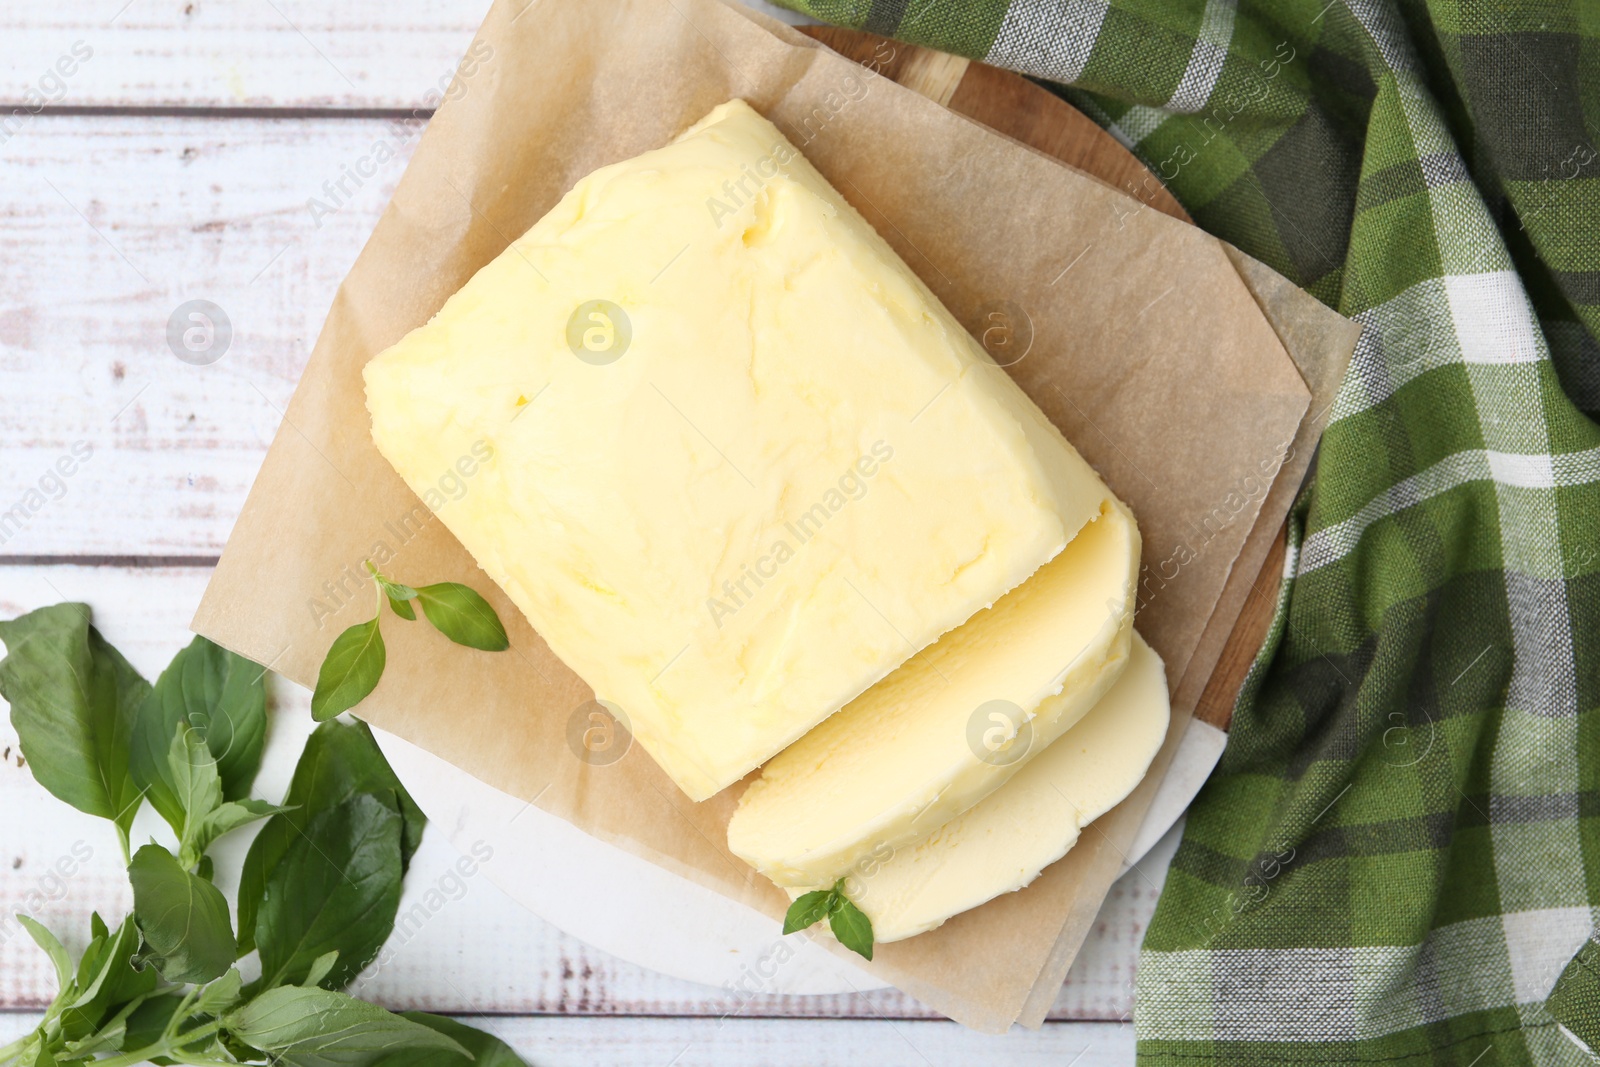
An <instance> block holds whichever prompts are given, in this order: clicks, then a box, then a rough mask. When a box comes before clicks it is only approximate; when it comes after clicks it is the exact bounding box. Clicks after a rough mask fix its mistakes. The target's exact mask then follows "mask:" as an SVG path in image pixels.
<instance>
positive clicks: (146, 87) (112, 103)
mask: <svg viewBox="0 0 1600 1067" xmlns="http://www.w3.org/2000/svg"><path fill="white" fill-rule="evenodd" d="M508 2H510V3H516V4H528V5H530V6H531V5H532V4H533V3H535V2H537V0H508ZM750 6H752V7H757V8H761V9H763V10H766V11H767V12H768V13H769V14H774V15H776V16H777V17H780V18H785V19H787V20H788V21H800V19H799V18H798V17H797V16H795V15H793V14H792V13H790V12H784V11H781V10H780V9H777V8H774V7H772V6H771V5H769V4H764V3H760V2H756V3H752V4H751V5H750ZM13 7H14V8H15V10H11V11H8V12H7V13H6V22H7V25H6V32H5V42H4V46H3V47H0V110H3V111H5V112H10V111H12V110H14V109H17V108H28V107H37V106H39V104H41V103H45V104H47V105H48V106H50V107H57V108H60V107H69V108H85V107H90V108H99V107H147V108H174V107H184V108H193V107H210V108H339V109H362V110H366V109H387V110H395V111H401V112H409V111H411V110H413V109H417V108H421V109H431V108H432V107H433V106H434V103H435V100H436V96H435V95H434V94H437V92H438V91H439V88H440V84H441V79H443V84H445V85H448V84H449V81H448V79H449V76H450V74H451V73H452V71H454V70H455V67H456V63H457V61H458V60H459V59H460V57H461V56H462V55H463V53H464V52H465V51H466V50H467V47H468V45H469V44H470V43H471V41H472V36H473V34H474V33H475V32H476V30H477V28H478V24H479V23H480V22H482V21H483V16H484V13H485V12H487V11H488V8H489V3H488V0H345V2H343V3H337V4H328V3H321V2H316V0H267V2H258V3H194V2H191V0H60V2H56V3H50V4H17V5H13ZM489 62H490V63H491V64H492V62H493V60H492V58H491V59H490V60H489ZM58 63H60V66H59V67H58V66H57V64H58ZM26 122H27V120H22V123H23V124H26Z"/></svg>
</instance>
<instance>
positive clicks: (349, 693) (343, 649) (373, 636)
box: [311, 560, 511, 722]
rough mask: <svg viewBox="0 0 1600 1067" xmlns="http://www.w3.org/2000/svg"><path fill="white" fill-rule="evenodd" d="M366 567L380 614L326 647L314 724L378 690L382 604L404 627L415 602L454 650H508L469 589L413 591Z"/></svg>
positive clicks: (491, 616) (383, 656)
mask: <svg viewBox="0 0 1600 1067" xmlns="http://www.w3.org/2000/svg"><path fill="white" fill-rule="evenodd" d="M365 565H366V568H367V573H368V574H370V575H371V576H372V581H373V584H374V585H375V586H377V591H378V608H377V611H376V613H375V614H374V615H373V616H372V618H370V619H368V620H367V621H366V622H358V623H356V624H355V625H354V626H351V627H350V628H349V629H347V630H345V631H344V633H342V634H340V635H339V636H338V637H336V638H334V641H333V644H332V645H331V646H330V647H329V649H328V654H327V656H326V657H325V658H324V659H323V661H322V669H321V670H319V671H318V672H317V687H316V689H315V690H314V691H313V692H312V694H311V715H312V718H314V719H316V720H317V721H318V722H324V721H326V720H328V719H331V718H333V717H335V716H336V715H339V714H341V713H343V712H346V711H349V710H350V709H351V708H353V707H355V706H356V705H357V704H359V703H361V702H362V701H363V700H365V699H366V698H367V697H368V696H369V695H370V694H371V693H372V691H373V690H374V689H376V688H377V687H378V680H379V679H380V678H382V677H383V668H384V666H385V664H386V663H387V662H388V653H387V651H386V650H385V648H384V644H383V633H382V631H381V630H379V622H380V620H381V619H382V617H383V604H384V601H388V603H389V610H391V611H393V612H394V613H395V614H396V615H398V616H400V618H402V619H405V620H407V621H408V622H415V621H416V618H417V610H416V608H414V607H413V606H412V603H411V602H412V601H416V602H417V603H419V604H421V605H422V614H423V615H424V616H425V617H426V618H427V620H428V621H429V622H430V623H432V624H433V627H434V629H436V630H438V631H439V632H440V633H442V634H444V635H445V636H446V637H448V638H449V639H450V640H452V641H454V642H455V643H456V644H458V645H466V646H467V647H468V648H476V649H480V650H482V651H484V652H503V651H505V650H506V649H507V648H510V647H511V641H510V639H509V638H507V637H506V628H505V627H504V626H502V625H501V624H500V616H498V615H496V614H495V611H494V608H492V607H490V605H489V602H488V601H487V600H485V599H483V597H481V596H479V595H478V594H477V593H476V592H474V591H473V590H472V589H470V588H468V587H467V586H464V585H462V584H461V583H459V582H438V583H436V584H434V585H424V586H418V587H417V588H412V587H411V586H409V585H405V584H403V583H401V582H397V581H394V580H393V579H391V578H389V577H387V576H386V575H384V574H381V573H379V571H378V568H377V567H375V566H373V565H372V561H371V560H366V561H365Z"/></svg>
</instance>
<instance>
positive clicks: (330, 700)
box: [311, 617, 385, 722]
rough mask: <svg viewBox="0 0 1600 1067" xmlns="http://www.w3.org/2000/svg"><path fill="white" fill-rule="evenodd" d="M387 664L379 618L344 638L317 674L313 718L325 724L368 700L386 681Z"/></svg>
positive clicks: (332, 650) (339, 639)
mask: <svg viewBox="0 0 1600 1067" xmlns="http://www.w3.org/2000/svg"><path fill="white" fill-rule="evenodd" d="M384 661H385V652H384V648H383V634H382V633H380V632H379V631H378V620H377V618H376V617H374V618H372V619H369V620H368V621H366V622H359V623H356V625H354V626H352V627H350V628H349V629H348V630H346V631H345V632H344V633H342V634H340V635H339V636H338V637H337V638H335V639H334V642H333V646H332V647H331V648H329V649H328V656H327V658H326V659H324V660H323V661H322V669H321V670H320V671H318V672H317V688H316V690H315V691H313V692H312V694H311V717H312V718H314V719H316V720H317V721H318V722H325V721H327V720H328V719H331V718H333V717H334V716H336V715H338V714H340V713H341V712H345V711H349V710H350V709H351V708H353V707H355V706H356V705H357V704H359V703H361V701H363V700H365V699H366V697H367V694H369V693H371V692H372V691H373V690H374V689H376V688H377V687H378V679H379V678H381V677H383V665H384Z"/></svg>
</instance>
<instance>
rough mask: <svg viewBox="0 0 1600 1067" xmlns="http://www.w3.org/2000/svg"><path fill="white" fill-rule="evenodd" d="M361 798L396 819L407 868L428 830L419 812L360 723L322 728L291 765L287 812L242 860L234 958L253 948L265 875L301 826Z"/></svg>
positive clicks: (259, 836) (264, 829)
mask: <svg viewBox="0 0 1600 1067" xmlns="http://www.w3.org/2000/svg"><path fill="white" fill-rule="evenodd" d="M361 793H370V794H372V795H373V796H376V797H378V798H379V799H380V800H382V801H384V802H385V803H387V804H391V805H392V806H394V808H395V810H396V811H398V812H399V813H400V819H401V822H402V824H403V825H402V829H401V832H400V869H401V871H404V870H405V869H406V866H407V865H408V864H410V862H411V855H412V853H414V852H416V850H417V846H418V845H420V844H421V843H422V831H423V829H424V828H425V827H426V826H427V824H428V820H427V818H426V817H425V816H424V815H423V814H422V809H421V808H419V807H417V805H416V802H415V801H413V800H412V799H411V794H409V793H407V792H406V790H405V787H404V786H402V785H401V784H400V779H399V778H397V777H395V773H394V771H393V770H392V769H391V768H390V766H389V761H388V760H386V759H384V758H383V751H382V750H381V749H379V748H378V743H377V742H376V741H374V740H373V739H372V731H371V730H370V729H368V728H367V724H366V723H364V722H361V721H359V720H357V721H354V722H325V723H323V724H322V725H321V726H319V727H317V728H316V729H315V730H314V731H312V733H311V736H310V737H309V738H307V739H306V746H305V749H304V750H303V751H302V752H301V753H300V762H299V763H297V764H296V765H295V769H294V780H293V781H292V782H291V783H290V784H289V792H288V794H287V795H286V796H285V797H284V798H283V803H284V806H285V808H287V809H288V810H285V811H284V812H282V813H281V814H278V815H274V816H273V817H272V818H271V819H268V820H267V824H266V825H265V826H263V827H262V828H261V832H260V833H259V834H257V835H256V839H255V840H254V841H252V842H251V843H250V851H249V852H248V853H246V855H245V858H244V868H243V870H241V871H240V873H239V951H240V952H248V951H250V949H251V948H253V947H254V946H255V936H256V911H257V909H258V907H259V906H260V903H261V900H262V898H263V897H264V896H265V895H266V891H267V890H266V885H267V873H268V872H269V871H271V870H272V869H273V868H274V867H276V866H277V865H278V863H279V862H280V861H281V860H282V859H283V855H284V853H285V852H287V851H288V850H289V846H290V845H291V844H292V843H293V842H294V841H295V839H297V838H298V837H299V836H300V832H301V830H302V829H303V828H304V827H305V825H306V823H308V822H310V821H311V819H312V818H314V817H315V816H317V815H319V814H320V813H322V812H324V811H328V810H330V809H332V808H335V807H337V806H338V805H340V804H342V803H343V802H344V801H346V800H348V799H349V798H350V797H353V796H356V795H358V794H361Z"/></svg>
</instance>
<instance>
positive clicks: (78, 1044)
mask: <svg viewBox="0 0 1600 1067" xmlns="http://www.w3.org/2000/svg"><path fill="white" fill-rule="evenodd" d="M150 977H151V978H152V979H154V978H155V975H154V973H152V974H151V975H150ZM144 1001H145V998H144V996H142V995H141V996H136V997H134V998H133V999H132V1000H130V1001H128V1002H127V1003H126V1004H123V1005H122V1007H120V1008H118V1009H117V1012H116V1014H114V1015H112V1016H111V1018H109V1019H107V1020H105V1021H104V1022H102V1023H100V1024H99V1025H98V1026H95V1027H94V1028H93V1029H92V1030H90V1031H88V1032H87V1033H85V1034H84V1035H83V1036H82V1037H80V1038H76V1039H74V1038H72V1037H71V1034H72V1031H71V1029H70V1028H67V1027H63V1029H62V1036H63V1037H65V1038H67V1039H68V1040H67V1043H66V1047H65V1048H64V1049H62V1051H63V1052H66V1053H67V1054H68V1055H70V1056H71V1057H72V1062H77V1061H78V1057H89V1056H91V1054H93V1053H96V1052H115V1051H117V1050H119V1049H120V1048H121V1047H122V1040H123V1038H124V1037H126V1036H127V1033H128V1018H129V1016H131V1015H132V1014H133V1013H134V1012H135V1011H137V1010H138V1009H139V1005H141V1004H143V1003H144ZM112 1003H117V1002H116V1001H113V1002H112ZM74 1014H75V1013H72V1012H69V1013H68V1016H69V1020H68V1021H69V1022H70V1019H71V1017H72V1016H73V1015H74ZM84 1062H85V1063H93V1062H94V1061H93V1059H85V1060H84Z"/></svg>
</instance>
